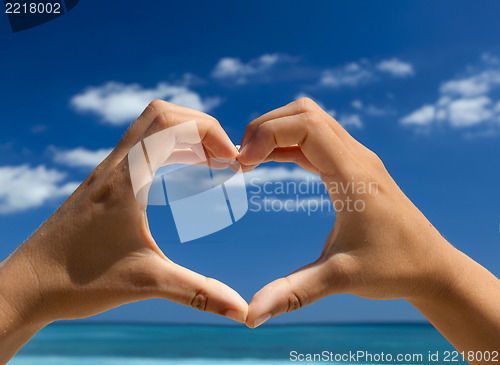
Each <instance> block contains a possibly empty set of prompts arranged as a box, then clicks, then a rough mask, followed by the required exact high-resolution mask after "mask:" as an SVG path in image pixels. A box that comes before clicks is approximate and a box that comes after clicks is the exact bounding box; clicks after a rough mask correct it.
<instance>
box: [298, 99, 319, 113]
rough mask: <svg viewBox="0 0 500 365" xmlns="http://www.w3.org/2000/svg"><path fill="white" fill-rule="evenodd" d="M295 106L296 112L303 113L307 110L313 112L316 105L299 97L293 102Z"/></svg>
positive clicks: (310, 100)
mask: <svg viewBox="0 0 500 365" xmlns="http://www.w3.org/2000/svg"><path fill="white" fill-rule="evenodd" d="M295 105H296V107H297V112H299V113H303V112H306V111H309V110H314V109H315V108H316V106H317V104H316V103H315V102H314V101H313V100H312V99H311V98H308V97H301V98H300V99H297V100H296V101H295Z"/></svg>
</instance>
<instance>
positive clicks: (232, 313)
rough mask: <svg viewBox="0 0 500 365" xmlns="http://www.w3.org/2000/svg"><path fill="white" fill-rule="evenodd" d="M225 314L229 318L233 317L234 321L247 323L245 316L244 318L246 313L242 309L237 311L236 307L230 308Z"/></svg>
mask: <svg viewBox="0 0 500 365" xmlns="http://www.w3.org/2000/svg"><path fill="white" fill-rule="evenodd" d="M225 316H226V317H228V318H231V319H232V320H233V321H236V322H241V323H245V318H244V317H245V315H244V313H243V312H241V311H237V310H234V309H228V310H227V312H226V314H225Z"/></svg>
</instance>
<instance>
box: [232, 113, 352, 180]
mask: <svg viewBox="0 0 500 365" xmlns="http://www.w3.org/2000/svg"><path fill="white" fill-rule="evenodd" d="M294 145H298V146H299V147H300V149H301V151H302V152H303V154H304V156H305V157H306V158H307V160H308V161H310V163H311V164H312V165H313V166H314V167H315V168H316V169H317V170H318V171H319V173H320V174H321V173H325V174H326V173H328V174H330V175H331V174H332V171H334V172H335V173H336V174H341V175H347V174H349V172H350V171H351V169H352V168H354V164H353V163H352V161H351V159H352V158H351V153H350V151H349V150H348V149H347V148H346V146H345V145H344V144H343V143H342V141H340V139H339V137H338V136H337V135H336V133H335V132H334V131H333V130H332V129H331V128H330V127H329V126H328V125H327V124H326V123H324V121H323V118H322V117H321V116H319V115H318V114H317V113H310V112H306V113H302V114H298V115H293V116H288V117H283V118H278V119H274V120H271V121H268V122H265V123H262V124H261V125H259V126H258V127H257V129H256V130H255V132H254V134H253V135H252V138H251V139H250V140H249V141H248V143H247V144H246V145H245V147H243V149H242V150H241V151H240V156H239V157H238V160H239V161H240V162H241V163H242V164H244V165H256V164H260V163H262V162H263V161H265V160H266V158H268V156H269V155H270V154H271V153H272V152H273V151H274V149H275V148H277V147H290V146H294ZM349 175H350V174H349Z"/></svg>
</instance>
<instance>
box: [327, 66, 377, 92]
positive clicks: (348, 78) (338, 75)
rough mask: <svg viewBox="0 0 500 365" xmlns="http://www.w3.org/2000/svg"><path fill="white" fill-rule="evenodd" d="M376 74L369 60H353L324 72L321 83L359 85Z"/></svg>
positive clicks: (337, 86) (331, 85)
mask: <svg viewBox="0 0 500 365" xmlns="http://www.w3.org/2000/svg"><path fill="white" fill-rule="evenodd" d="M373 77H374V75H373V72H372V71H371V67H370V65H369V64H368V62H367V61H360V62H351V63H348V64H346V65H344V66H339V67H336V68H333V69H330V70H326V71H324V72H323V74H322V75H321V78H320V84H321V85H323V86H328V87H333V88H339V87H342V86H351V87H354V86H358V85H360V84H362V83H366V82H368V81H371V80H372V79H373Z"/></svg>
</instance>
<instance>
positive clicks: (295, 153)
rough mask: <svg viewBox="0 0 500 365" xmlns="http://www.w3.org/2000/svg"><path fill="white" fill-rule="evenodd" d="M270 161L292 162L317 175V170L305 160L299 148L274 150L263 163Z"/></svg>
mask: <svg viewBox="0 0 500 365" xmlns="http://www.w3.org/2000/svg"><path fill="white" fill-rule="evenodd" d="M270 161H274V162H292V163H295V164H297V165H299V166H300V167H302V168H303V169H305V170H307V171H310V172H312V173H314V174H317V173H319V171H318V169H317V168H316V167H315V166H314V165H313V164H312V163H311V161H309V160H308V159H307V157H306V156H305V155H304V153H303V152H302V150H301V149H300V147H299V146H291V147H283V148H275V149H274V151H273V152H271V153H270V154H269V156H267V157H266V159H265V160H264V162H270Z"/></svg>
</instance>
